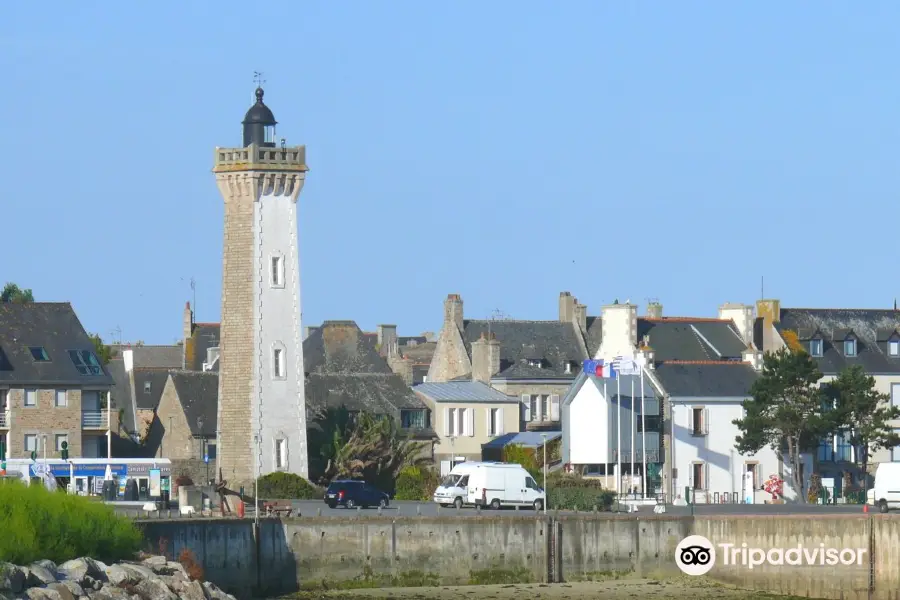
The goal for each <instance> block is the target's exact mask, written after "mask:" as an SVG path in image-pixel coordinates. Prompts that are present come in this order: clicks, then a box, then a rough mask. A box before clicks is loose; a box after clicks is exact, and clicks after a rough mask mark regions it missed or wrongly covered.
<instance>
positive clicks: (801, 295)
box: [0, 0, 900, 343]
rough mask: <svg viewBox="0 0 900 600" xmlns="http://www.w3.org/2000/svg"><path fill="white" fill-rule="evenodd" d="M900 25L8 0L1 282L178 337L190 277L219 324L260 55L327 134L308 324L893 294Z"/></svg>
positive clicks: (88, 323) (864, 18) (417, 7)
mask: <svg viewBox="0 0 900 600" xmlns="http://www.w3.org/2000/svg"><path fill="white" fill-rule="evenodd" d="M182 4H185V5H190V7H191V8H185V9H177V8H174V7H175V6H181V5H182ZM138 5H142V6H144V7H146V8H139V7H138ZM898 22H900V4H898V3H896V2H866V3H855V2H854V3H851V2H817V3H813V4H810V3H795V2H767V3H766V2H762V3H743V4H740V5H738V4H737V3H731V2H721V3H720V2H708V1H707V2H699V1H698V2H689V1H685V0H680V1H678V2H654V3H651V2H644V3H636V2H634V3H633V2H601V1H581V2H576V1H568V2H545V3H538V2H530V3H529V2H524V3H523V2H512V1H492V2H474V1H469V2H453V3H435V2H420V1H412V0H409V1H403V2H401V1H392V2H324V1H323V2H230V1H220V2H215V3H213V2H190V3H180V2H179V3H175V2H164V3H133V2H88V3H74V4H73V3H68V2H65V3H63V2H45V3H37V4H36V3H33V2H8V3H4V4H3V6H2V8H0V72H2V74H3V93H2V94H0V115H2V128H3V133H2V135H3V144H2V146H0V175H2V177H3V180H4V185H3V191H2V193H0V198H2V200H3V219H2V221H3V227H2V230H3V246H4V249H5V250H4V252H3V259H2V263H0V279H2V280H3V281H14V282H17V283H18V284H20V285H22V286H25V287H30V288H33V289H34V292H35V296H36V298H37V299H39V300H54V301H63V300H68V301H71V302H72V303H73V304H74V306H75V309H76V310H77V311H78V314H79V316H80V317H81V320H82V322H83V323H84V325H85V327H86V328H87V329H89V330H91V331H96V332H99V333H101V335H103V336H104V337H105V338H108V337H109V336H110V335H111V334H110V332H111V331H112V330H114V329H115V328H116V327H120V328H121V330H122V335H123V337H124V339H126V340H137V339H143V340H144V341H146V342H147V343H170V342H172V341H173V340H174V339H176V338H177V337H178V336H179V335H180V331H181V311H182V308H183V306H184V302H185V301H186V300H188V299H189V298H190V296H191V292H190V287H189V283H188V280H189V279H190V277H191V276H193V277H195V278H196V281H197V308H198V314H197V317H198V320H201V321H215V320H218V318H219V310H220V295H219V293H220V284H221V268H222V264H221V255H222V241H221V240H222V238H221V235H222V200H221V198H220V197H219V194H218V191H217V190H216V186H215V182H214V179H213V175H212V174H211V172H210V169H211V166H212V159H213V147H215V146H216V145H219V146H228V145H237V144H239V143H240V121H241V119H242V117H243V114H244V112H245V111H246V109H247V108H248V107H249V106H250V104H251V103H252V96H253V81H252V77H253V71H254V70H261V71H264V72H265V74H266V75H265V76H266V79H267V80H268V83H267V84H266V86H265V87H266V100H267V101H268V104H269V106H270V107H271V108H272V109H273V111H274V113H275V116H276V118H277V119H278V120H279V123H280V124H279V136H281V135H284V136H286V137H287V140H288V143H292V144H299V143H304V144H306V145H307V160H308V163H309V167H310V172H309V175H308V179H307V184H306V187H305V188H304V190H303V193H302V195H301V197H300V207H301V215H300V218H301V225H300V235H301V272H302V293H303V318H304V321H305V322H306V323H307V324H316V323H320V322H321V321H322V320H325V319H354V320H356V321H357V322H358V323H359V324H360V325H361V326H362V327H364V328H366V329H371V328H374V326H375V325H376V324H377V323H385V322H387V323H396V324H398V325H399V327H400V332H401V334H403V333H405V334H414V333H418V332H420V331H423V330H436V329H438V328H439V327H440V324H441V317H442V301H443V299H444V298H445V297H446V295H447V294H448V293H460V294H462V296H463V299H464V301H465V312H466V315H467V316H468V317H470V318H485V317H487V316H488V315H489V314H490V313H491V311H493V310H494V309H500V310H501V311H502V312H503V313H504V314H506V315H508V316H510V317H513V318H520V319H552V318H556V314H557V312H556V311H557V297H558V294H559V292H560V291H562V290H571V291H572V292H573V293H574V294H575V295H576V296H577V297H578V298H579V300H580V301H582V302H584V303H586V304H587V305H588V313H589V314H591V315H594V314H597V313H598V310H599V307H600V306H601V305H602V304H605V303H609V302H612V301H613V300H614V299H616V298H618V299H620V300H623V301H624V300H625V299H626V298H630V299H631V300H632V301H635V302H638V303H639V304H641V305H644V304H645V299H646V298H647V297H655V298H659V300H660V301H661V302H662V303H663V304H664V305H665V312H666V313H667V314H670V315H707V316H712V315H714V314H715V311H716V307H717V306H718V305H719V304H720V303H722V302H724V301H732V302H736V301H743V302H753V301H755V300H756V299H757V298H758V296H759V293H760V276H761V275H765V281H766V284H765V292H766V295H767V296H771V297H778V298H781V299H782V301H783V303H784V304H785V305H787V306H821V307H848V306H850V307H869V308H875V307H885V308H889V307H890V306H892V304H893V300H894V297H895V296H897V295H900V290H898V287H897V285H896V284H895V282H894V280H895V279H896V269H897V266H896V265H897V255H898V251H897V247H896V243H895V241H894V238H896V237H897V236H896V234H895V230H894V227H895V225H896V218H897V209H896V206H897V196H898V189H900V185H898V173H900V170H898V164H897V162H898V160H897V159H898V152H900V145H898V143H897V142H898V139H900V135H898V134H900V84H898V83H897V81H898V77H897V72H898V65H897V63H898V60H900V47H898V46H900V38H898V36H897V35H896V26H897V23H898ZM641 311H642V312H643V307H642V308H641Z"/></svg>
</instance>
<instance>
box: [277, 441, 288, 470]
mask: <svg viewBox="0 0 900 600" xmlns="http://www.w3.org/2000/svg"><path fill="white" fill-rule="evenodd" d="M286 467H287V440H285V439H277V440H275V468H276V469H279V470H280V469H284V468H286Z"/></svg>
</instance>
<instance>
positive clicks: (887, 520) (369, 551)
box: [141, 514, 900, 600]
mask: <svg viewBox="0 0 900 600" xmlns="http://www.w3.org/2000/svg"><path fill="white" fill-rule="evenodd" d="M141 524H142V526H143V527H144V531H145V537H146V540H147V545H148V549H149V550H150V551H159V547H160V540H161V539H162V540H164V542H163V544H162V545H164V546H165V547H166V548H167V550H168V552H169V554H170V555H172V556H177V555H178V553H179V552H180V551H181V549H182V548H189V549H190V550H191V551H193V552H194V554H195V555H196V557H197V560H198V561H199V562H200V563H201V564H202V565H203V568H204V570H205V571H206V573H207V578H208V579H209V580H211V581H213V582H215V583H216V584H218V585H219V586H221V587H223V588H224V589H226V590H229V591H231V592H232V593H234V594H236V595H238V596H239V597H246V596H248V595H249V593H250V592H251V591H253V592H254V593H256V594H258V595H274V594H277V593H285V592H290V591H293V590H295V589H297V588H298V587H306V588H309V587H315V586H319V585H322V584H325V585H326V586H334V585H337V584H346V583H347V582H351V581H354V580H355V581H356V582H365V583H368V584H370V585H372V584H378V585H384V586H389V585H421V584H430V585H437V584H446V585H450V584H465V583H470V582H483V583H486V582H498V581H509V580H512V579H515V580H517V581H526V580H527V581H534V582H562V581H578V580H590V579H599V578H603V577H606V576H609V575H611V574H613V573H633V574H634V575H636V576H644V577H647V576H650V577H653V576H660V577H666V576H669V575H677V574H679V571H678V567H677V566H676V563H675V549H676V546H677V545H678V543H679V542H680V541H681V540H682V539H683V538H685V537H687V536H688V535H701V536H704V537H706V538H707V539H709V540H710V541H711V542H712V544H713V545H714V546H717V547H718V545H719V544H726V543H730V544H735V545H736V546H741V545H742V544H744V543H746V544H747V545H748V547H755V548H762V549H766V550H768V549H771V548H785V549H788V548H795V547H797V546H798V544H801V545H803V546H804V547H807V548H813V549H814V548H817V547H821V545H823V544H824V546H825V547H835V548H839V549H840V548H859V549H866V552H865V559H864V560H863V561H862V563H861V564H854V565H841V564H838V565H835V566H831V565H815V566H808V565H801V566H790V565H782V566H771V565H763V566H760V567H754V568H753V569H749V568H747V567H746V566H744V565H729V564H725V561H724V557H723V555H722V551H721V550H717V560H716V564H715V566H714V567H713V569H712V570H711V571H710V572H709V573H708V574H707V575H706V577H709V578H712V579H715V580H718V581H722V582H725V583H733V584H737V585H740V586H742V587H746V588H751V589H757V590H760V591H770V592H775V593H789V594H793V595H796V596H808V597H818V598H834V599H836V600H837V599H841V600H854V599H859V600H861V599H863V598H865V599H866V600H900V591H898V590H900V569H898V568H897V564H898V563H900V518H898V517H896V516H893V515H778V516H735V517H668V516H666V515H653V516H649V515H648V516H640V517H638V516H634V515H627V516H625V515H621V516H612V515H598V514H583V515H567V516H558V517H545V516H543V515H537V516H523V517H519V516H505V515H504V516H477V517H475V516H473V517H465V518H453V517H397V518H390V517H379V516H374V515H373V516H371V517H367V518H348V519H346V520H344V519H333V518H324V517H314V518H306V517H303V518H297V519H285V520H281V521H279V520H277V519H263V520H261V521H260V531H259V534H258V535H256V534H255V533H254V526H253V522H252V521H251V520H249V519H245V520H237V519H203V520H184V519H179V520H173V521H163V520H152V521H144V522H142V523H141Z"/></svg>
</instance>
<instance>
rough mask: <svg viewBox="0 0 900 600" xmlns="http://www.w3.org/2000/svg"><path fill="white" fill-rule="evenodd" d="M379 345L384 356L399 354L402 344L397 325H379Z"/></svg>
mask: <svg viewBox="0 0 900 600" xmlns="http://www.w3.org/2000/svg"><path fill="white" fill-rule="evenodd" d="M378 347H379V352H380V353H381V355H382V356H399V354H400V345H399V340H398V339H397V326H396V325H379V326H378Z"/></svg>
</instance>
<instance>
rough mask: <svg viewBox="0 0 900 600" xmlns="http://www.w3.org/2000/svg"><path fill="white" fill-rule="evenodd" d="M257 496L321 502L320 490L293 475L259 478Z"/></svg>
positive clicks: (283, 474) (273, 475) (273, 474)
mask: <svg viewBox="0 0 900 600" xmlns="http://www.w3.org/2000/svg"><path fill="white" fill-rule="evenodd" d="M258 485H259V496H260V498H268V499H272V500H288V499H290V500H321V499H322V490H321V489H319V488H317V487H316V486H314V485H313V484H311V483H310V482H308V481H307V480H305V479H303V478H302V477H300V476H299V475H297V474H295V473H282V472H276V473H269V474H268V475H264V476H263V477H260V478H259V482H258Z"/></svg>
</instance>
